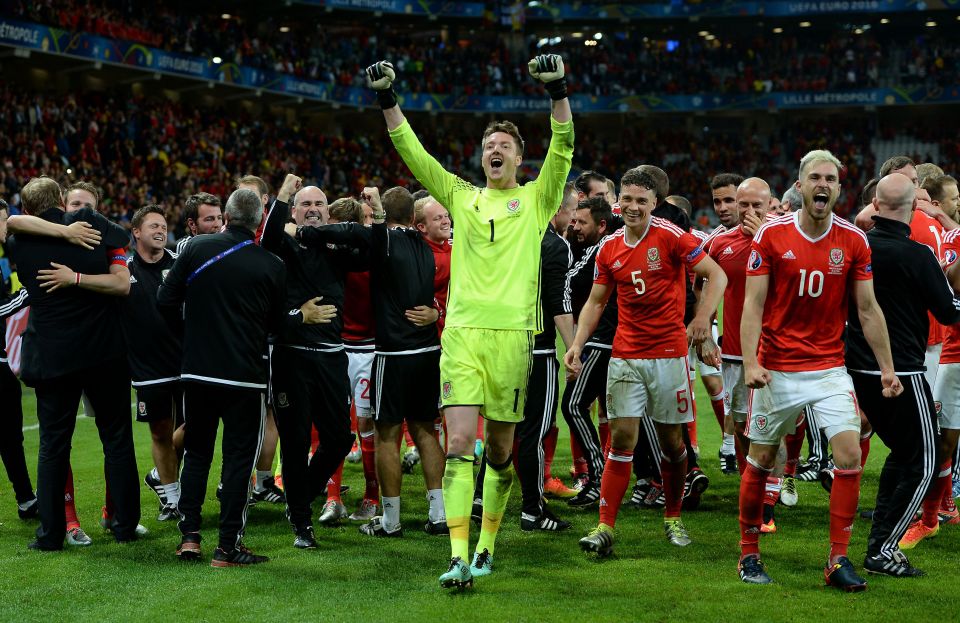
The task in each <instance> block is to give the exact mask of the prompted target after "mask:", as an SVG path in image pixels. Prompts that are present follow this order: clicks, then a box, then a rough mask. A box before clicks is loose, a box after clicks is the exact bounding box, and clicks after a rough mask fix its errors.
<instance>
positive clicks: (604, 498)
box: [600, 450, 633, 528]
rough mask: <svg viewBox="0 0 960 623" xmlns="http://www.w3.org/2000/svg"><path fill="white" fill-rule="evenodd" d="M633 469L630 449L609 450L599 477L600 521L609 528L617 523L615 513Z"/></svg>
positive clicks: (628, 484) (617, 510)
mask: <svg viewBox="0 0 960 623" xmlns="http://www.w3.org/2000/svg"><path fill="white" fill-rule="evenodd" d="M632 469H633V451H632V450H611V451H610V454H609V455H607V463H606V465H605V466H604V468H603V477H602V478H601V479H600V523H602V524H606V525H608V526H610V527H611V528H612V527H613V526H614V524H616V523H617V513H618V512H620V504H621V503H622V502H623V495H624V494H625V493H626V492H627V487H628V486H630V473H631V471H632Z"/></svg>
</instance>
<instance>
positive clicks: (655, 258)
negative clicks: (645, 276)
mask: <svg viewBox="0 0 960 623" xmlns="http://www.w3.org/2000/svg"><path fill="white" fill-rule="evenodd" d="M647 270H660V249H658V248H657V247H650V248H649V249H647Z"/></svg>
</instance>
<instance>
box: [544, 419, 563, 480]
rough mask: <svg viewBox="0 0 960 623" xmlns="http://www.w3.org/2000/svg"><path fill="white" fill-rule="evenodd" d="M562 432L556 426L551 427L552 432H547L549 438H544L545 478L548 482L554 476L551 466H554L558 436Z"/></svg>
mask: <svg viewBox="0 0 960 623" xmlns="http://www.w3.org/2000/svg"><path fill="white" fill-rule="evenodd" d="M559 434H560V429H559V428H557V427H556V426H551V427H550V432H549V433H547V438H546V439H544V440H543V455H544V461H543V480H544V482H546V481H547V480H550V478H552V477H553V474H552V473H551V471H550V470H551V468H552V467H553V455H554V454H556V452H557V436H558V435H559Z"/></svg>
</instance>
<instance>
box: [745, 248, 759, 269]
mask: <svg viewBox="0 0 960 623" xmlns="http://www.w3.org/2000/svg"><path fill="white" fill-rule="evenodd" d="M761 264H763V260H762V259H760V254H759V253H757V251H756V249H754V250H753V251H751V252H750V261H749V262H747V266H748V267H749V268H750V270H757V269H758V268H760V265H761Z"/></svg>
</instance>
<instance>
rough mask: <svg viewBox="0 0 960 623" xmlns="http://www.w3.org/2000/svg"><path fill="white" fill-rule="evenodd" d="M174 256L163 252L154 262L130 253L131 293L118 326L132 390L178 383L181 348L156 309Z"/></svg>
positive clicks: (122, 306) (125, 301)
mask: <svg viewBox="0 0 960 623" xmlns="http://www.w3.org/2000/svg"><path fill="white" fill-rule="evenodd" d="M176 258H177V256H176V255H175V254H173V253H171V252H170V251H168V250H166V249H164V251H163V257H161V258H160V259H159V260H158V261H156V262H154V263H150V262H147V261H144V259H143V258H142V257H140V253H138V252H137V251H134V252H133V257H131V258H130V260H129V261H128V262H127V268H128V269H129V270H130V294H129V295H128V296H127V298H125V299H124V300H123V302H122V305H121V308H122V314H121V321H122V322H121V324H122V326H123V335H124V337H126V339H127V361H128V362H129V363H130V376H131V378H132V379H133V385H134V386H135V387H137V386H141V385H158V384H160V383H171V382H175V381H178V380H180V365H181V362H182V359H183V346H182V344H181V343H180V335H179V334H177V333H175V332H174V331H173V329H171V327H170V325H169V324H168V323H167V322H166V321H165V320H164V318H163V316H162V315H161V314H160V310H159V309H158V308H157V294H158V292H159V291H160V284H161V283H163V278H164V276H166V274H167V273H168V272H170V269H171V268H172V267H173V263H174V261H175V260H176Z"/></svg>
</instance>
